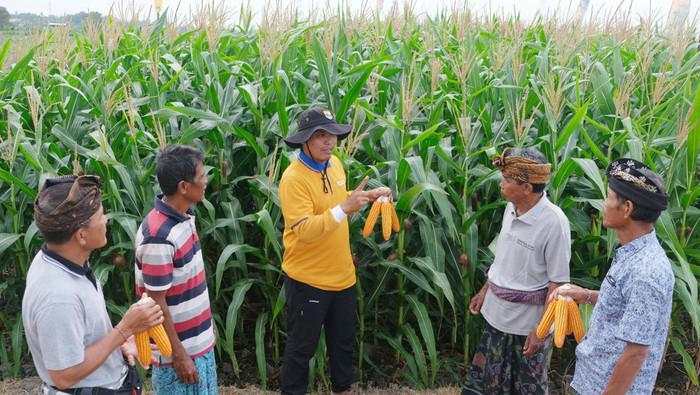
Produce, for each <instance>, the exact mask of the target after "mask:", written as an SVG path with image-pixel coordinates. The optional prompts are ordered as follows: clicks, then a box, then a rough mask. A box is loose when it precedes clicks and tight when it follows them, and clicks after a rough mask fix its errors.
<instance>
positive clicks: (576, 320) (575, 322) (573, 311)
mask: <svg viewBox="0 0 700 395" xmlns="http://www.w3.org/2000/svg"><path fill="white" fill-rule="evenodd" d="M567 309H568V311H569V327H570V328H571V330H572V332H573V333H574V338H576V343H581V340H583V337H584V336H585V335H586V331H585V330H584V329H583V321H581V313H580V312H579V311H578V305H577V304H576V302H574V301H573V300H570V301H568V302H567Z"/></svg>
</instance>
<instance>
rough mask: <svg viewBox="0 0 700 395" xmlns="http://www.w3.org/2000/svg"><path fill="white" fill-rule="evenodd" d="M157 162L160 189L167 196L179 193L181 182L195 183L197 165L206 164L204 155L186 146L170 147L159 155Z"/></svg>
mask: <svg viewBox="0 0 700 395" xmlns="http://www.w3.org/2000/svg"><path fill="white" fill-rule="evenodd" d="M156 162H157V163H156V177H158V184H159V185H160V189H161V191H163V193H164V194H165V195H166V196H171V195H174V194H175V193H176V192H177V185H178V184H179V183H180V181H187V182H193V181H194V178H195V177H196V175H197V164H199V163H202V164H203V163H204V154H202V151H200V150H198V149H196V148H192V147H189V146H186V145H179V144H176V145H169V146H167V147H165V148H164V149H163V150H161V151H160V152H159V153H158V157H157V159H156Z"/></svg>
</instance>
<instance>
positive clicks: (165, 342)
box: [148, 324, 173, 357]
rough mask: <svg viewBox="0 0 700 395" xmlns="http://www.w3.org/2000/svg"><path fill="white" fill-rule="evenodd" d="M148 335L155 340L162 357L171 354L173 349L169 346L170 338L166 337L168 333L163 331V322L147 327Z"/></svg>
mask: <svg viewBox="0 0 700 395" xmlns="http://www.w3.org/2000/svg"><path fill="white" fill-rule="evenodd" d="M148 335H149V336H151V338H152V339H153V340H154V341H155V342H156V345H157V346H158V350H159V351H160V354H161V355H163V356H164V357H169V356H171V355H173V349H172V347H171V346H170V339H168V334H167V333H165V328H164V327H163V324H158V325H156V326H154V327H153V328H151V329H149V330H148Z"/></svg>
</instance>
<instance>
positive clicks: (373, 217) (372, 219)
mask: <svg viewBox="0 0 700 395" xmlns="http://www.w3.org/2000/svg"><path fill="white" fill-rule="evenodd" d="M381 206H382V204H381V203H380V202H379V200H375V201H374V203H372V208H370V209H369V214H367V219H366V220H365V227H364V228H363V229H362V236H364V237H369V235H371V234H372V231H373V230H374V224H376V223H377V218H379V212H380V211H381Z"/></svg>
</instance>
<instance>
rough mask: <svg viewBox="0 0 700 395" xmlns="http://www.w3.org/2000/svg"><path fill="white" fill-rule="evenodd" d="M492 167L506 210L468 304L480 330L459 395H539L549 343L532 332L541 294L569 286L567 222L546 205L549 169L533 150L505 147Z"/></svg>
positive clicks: (544, 382)
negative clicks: (493, 250)
mask: <svg viewBox="0 0 700 395" xmlns="http://www.w3.org/2000/svg"><path fill="white" fill-rule="evenodd" d="M494 165H495V166H496V167H498V168H499V169H500V170H501V173H502V176H503V177H502V180H501V194H502V195H503V197H504V198H505V199H506V200H508V204H507V205H506V209H505V212H504V213H503V223H502V226H501V232H500V234H499V236H498V241H497V244H496V254H495V258H494V262H493V264H492V265H491V267H490V269H489V271H488V280H487V281H486V283H485V284H484V286H483V287H482V289H481V290H480V291H479V292H478V293H477V294H476V295H475V296H474V297H473V298H472V299H471V302H470V304H469V309H470V311H471V312H472V314H479V313H481V314H482V315H483V316H484V319H485V320H486V327H485V330H484V334H483V335H482V338H481V341H480V343H479V345H478V346H477V350H476V353H475V355H474V359H473V361H472V365H471V367H470V369H469V375H468V379H467V383H466V385H465V387H464V388H463V392H462V393H463V394H482V393H486V394H495V393H498V394H510V393H516V394H521V393H547V390H548V385H547V367H548V365H549V356H550V350H551V343H552V342H551V338H547V339H545V340H544V341H542V340H539V339H538V338H537V336H536V335H535V329H536V327H537V324H538V322H539V320H540V318H541V317H542V314H543V312H544V308H545V303H546V300H547V295H548V294H549V293H550V292H552V291H553V290H554V289H555V288H556V287H557V286H558V285H559V284H561V283H566V282H568V281H569V259H570V257H571V234H570V228H569V221H568V219H567V218H566V216H565V215H564V213H563V212H562V210H561V209H560V208H559V207H557V206H556V205H555V204H554V203H552V202H550V201H549V199H547V194H546V192H545V191H544V189H545V186H546V184H547V182H548V181H549V177H550V168H551V166H550V165H549V163H547V160H546V159H545V157H544V156H543V155H542V154H541V153H540V152H539V151H537V150H536V149H534V148H515V149H507V150H505V151H504V152H503V155H501V156H500V157H498V158H496V159H495V160H494Z"/></svg>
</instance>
